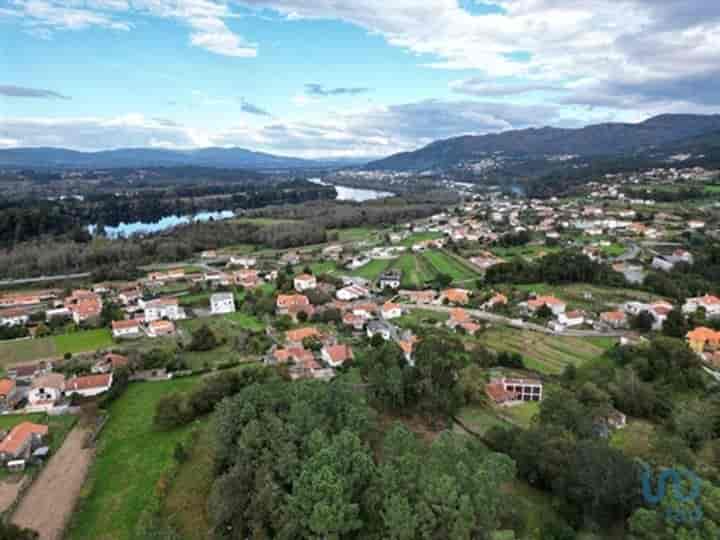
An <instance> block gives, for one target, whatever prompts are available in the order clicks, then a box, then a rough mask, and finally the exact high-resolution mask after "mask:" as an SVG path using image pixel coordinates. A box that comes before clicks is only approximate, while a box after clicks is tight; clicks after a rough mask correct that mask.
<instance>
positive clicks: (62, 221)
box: [0, 181, 337, 247]
mask: <svg viewBox="0 0 720 540" xmlns="http://www.w3.org/2000/svg"><path fill="white" fill-rule="evenodd" d="M218 194H227V195H228V196H227V197H219V196H217V195H218ZM211 195H215V196H211ZM336 196H337V193H336V191H335V188H333V187H332V186H321V185H317V184H314V183H311V182H306V181H291V182H280V183H265V184H253V185H245V186H241V187H238V186H195V187H181V188H178V189H176V190H173V189H170V190H145V191H142V190H141V191H137V192H134V193H131V194H125V195H122V196H117V195H116V194H114V193H94V194H90V195H88V196H87V198H85V199H84V200H78V199H75V198H69V199H63V200H47V199H46V198H39V197H30V198H26V199H21V200H15V201H12V202H11V201H6V202H5V203H3V204H0V247H12V246H17V245H18V244H20V243H22V242H25V241H28V240H33V239H36V238H39V237H43V236H65V237H67V236H68V235H71V236H72V237H75V238H77V239H79V237H80V235H82V234H86V233H84V229H85V228H86V226H87V225H91V224H97V225H99V226H117V225H118V224H119V223H122V222H124V223H132V222H135V221H143V222H154V221H157V220H159V219H160V218H162V217H165V216H168V215H192V214H195V213H197V212H201V211H217V210H236V209H254V208H261V207H263V206H266V205H270V204H275V205H282V204H300V203H305V202H309V201H317V200H331V199H334V198H335V197H336Z"/></svg>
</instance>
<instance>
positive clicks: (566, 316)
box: [558, 311, 585, 327]
mask: <svg viewBox="0 0 720 540" xmlns="http://www.w3.org/2000/svg"><path fill="white" fill-rule="evenodd" d="M558 322H559V323H560V324H561V325H563V326H564V327H573V326H582V324H583V323H584V322H585V315H584V314H583V312H582V311H568V312H567V313H560V315H558Z"/></svg>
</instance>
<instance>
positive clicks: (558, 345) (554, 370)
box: [480, 328, 607, 375]
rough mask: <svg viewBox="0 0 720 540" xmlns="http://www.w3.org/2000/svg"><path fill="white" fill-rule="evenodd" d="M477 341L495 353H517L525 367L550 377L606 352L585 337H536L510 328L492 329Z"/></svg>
mask: <svg viewBox="0 0 720 540" xmlns="http://www.w3.org/2000/svg"><path fill="white" fill-rule="evenodd" d="M480 339H481V341H483V342H484V343H485V344H486V345H487V346H488V347H490V348H491V349H493V350H495V351H508V352H517V353H520V354H521V355H522V356H523V358H524V360H525V365H526V367H528V368H529V369H533V370H536V371H539V372H541V373H545V374H549V375H557V374H560V373H562V371H563V370H564V369H565V366H567V365H568V364H574V365H577V366H579V365H581V364H583V363H586V362H590V361H593V360H595V359H597V358H599V357H601V356H603V354H604V353H605V351H606V350H607V348H606V347H604V346H601V345H600V344H596V343H592V342H590V341H588V340H587V339H584V338H575V337H564V336H554V335H548V334H539V333H537V332H530V331H528V330H517V329H513V328H493V329H491V330H488V331H487V332H485V333H483V334H482V335H481V337H480ZM602 345H605V343H604V342H603V343H602Z"/></svg>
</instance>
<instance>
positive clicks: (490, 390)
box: [485, 382, 517, 403]
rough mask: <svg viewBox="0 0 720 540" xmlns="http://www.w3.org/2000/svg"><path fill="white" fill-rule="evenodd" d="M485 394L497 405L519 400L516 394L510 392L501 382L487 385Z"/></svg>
mask: <svg viewBox="0 0 720 540" xmlns="http://www.w3.org/2000/svg"><path fill="white" fill-rule="evenodd" d="M485 392H486V393H487V395H488V396H490V399H492V400H493V401H494V402H495V403H505V402H506V401H513V400H515V399H517V394H516V393H515V392H508V391H507V390H505V387H504V386H503V384H502V383H501V382H491V383H488V384H486V385H485Z"/></svg>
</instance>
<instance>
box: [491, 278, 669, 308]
mask: <svg viewBox="0 0 720 540" xmlns="http://www.w3.org/2000/svg"><path fill="white" fill-rule="evenodd" d="M513 288H515V289H518V290H521V291H526V292H535V293H537V294H553V295H555V296H557V297H558V298H560V299H562V300H565V301H566V302H567V303H568V311H570V310H573V309H585V310H588V311H606V310H607V309H610V308H611V307H615V306H616V305H617V304H622V303H624V302H629V301H632V300H636V301H638V302H654V301H656V300H660V299H661V297H659V296H658V295H655V294H651V293H647V292H644V291H638V290H634V289H617V288H613V287H602V286H599V285H588V284H585V283H573V284H571V285H562V286H553V285H548V284H546V283H531V284H529V285H514V286H513ZM503 290H505V289H503Z"/></svg>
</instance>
